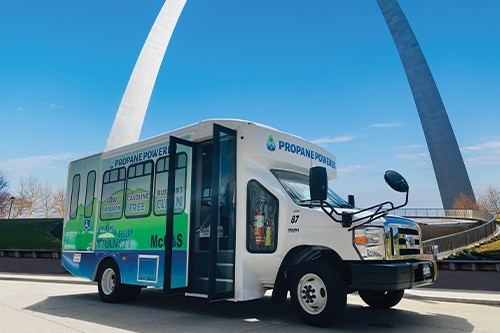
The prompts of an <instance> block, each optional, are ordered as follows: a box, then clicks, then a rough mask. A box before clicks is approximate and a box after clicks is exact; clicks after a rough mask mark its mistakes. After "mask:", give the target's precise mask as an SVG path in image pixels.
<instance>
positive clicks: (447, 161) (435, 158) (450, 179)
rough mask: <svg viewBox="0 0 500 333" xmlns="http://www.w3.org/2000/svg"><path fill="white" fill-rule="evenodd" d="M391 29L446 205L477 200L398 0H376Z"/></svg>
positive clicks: (419, 50) (446, 118) (429, 72)
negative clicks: (464, 198)
mask: <svg viewBox="0 0 500 333" xmlns="http://www.w3.org/2000/svg"><path fill="white" fill-rule="evenodd" d="M377 2H378V5H379V7H380V9H381V11H382V14H383V15H384V18H385V21H386V22H387V26H388V27H389V30H390V32H391V35H392V38H393V39H394V43H395V44H396V48H397V49H398V52H399V56H400V58H401V62H402V63H403V67H404V70H405V72H406V77H407V78H408V82H409V84H410V89H411V92H412V94H413V99H414V100H415V105H416V106H417V110H418V115H419V117H420V122H421V124H422V128H423V130H424V135H425V140H426V141H427V148H428V149H429V154H430V156H431V161H432V166H433V168H434V174H435V176H436V180H437V184H438V188H439V193H440V194H441V202H442V204H443V208H445V209H450V208H453V204H454V202H455V199H456V198H457V197H458V196H459V195H461V194H462V195H465V196H466V197H468V198H469V199H472V200H473V201H475V196H474V192H473V190H472V185H471V183H470V180H469V175H468V174H467V170H466V168H465V164H464V160H463V158H462V154H461V153H460V149H459V148H458V143H457V140H456V138H455V134H454V133H453V128H452V127H451V124H450V120H449V118H448V114H447V113H446V109H445V107H444V104H443V101H442V100H441V96H440V94H439V91H438V89H437V86H436V83H435V82H434V78H433V77H432V73H431V70H430V69H429V66H428V65H427V61H426V60H425V57H424V54H423V52H422V50H421V49H420V46H419V44H418V41H417V38H416V37H415V35H414V33H413V31H412V29H411V27H410V24H409V23H408V20H407V19H406V17H405V15H404V13H403V10H402V9H401V7H400V6H399V3H398V2H397V1H396V0H377Z"/></svg>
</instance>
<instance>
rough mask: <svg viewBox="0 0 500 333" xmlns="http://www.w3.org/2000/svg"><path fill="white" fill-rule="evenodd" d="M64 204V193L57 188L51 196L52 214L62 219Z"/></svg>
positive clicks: (60, 188)
mask: <svg viewBox="0 0 500 333" xmlns="http://www.w3.org/2000/svg"><path fill="white" fill-rule="evenodd" d="M65 203H66V191H65V189H64V188H63V187H59V188H58V189H57V190H56V191H55V192H54V193H53V195H52V212H53V213H54V216H56V217H64V205H65Z"/></svg>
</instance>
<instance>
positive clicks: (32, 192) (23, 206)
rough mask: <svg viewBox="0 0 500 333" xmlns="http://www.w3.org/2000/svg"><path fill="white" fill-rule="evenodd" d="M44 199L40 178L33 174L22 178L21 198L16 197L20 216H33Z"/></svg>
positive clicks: (20, 185) (20, 186)
mask: <svg viewBox="0 0 500 333" xmlns="http://www.w3.org/2000/svg"><path fill="white" fill-rule="evenodd" d="M42 199H43V191H42V186H41V185H40V182H39V181H38V179H37V178H35V177H32V176H29V177H28V178H22V179H21V181H20V183H19V198H17V199H16V204H17V206H18V207H17V213H18V214H19V216H26V217H30V218H31V217H33V214H34V213H35V212H37V211H38V210H39V209H40V203H41V202H42Z"/></svg>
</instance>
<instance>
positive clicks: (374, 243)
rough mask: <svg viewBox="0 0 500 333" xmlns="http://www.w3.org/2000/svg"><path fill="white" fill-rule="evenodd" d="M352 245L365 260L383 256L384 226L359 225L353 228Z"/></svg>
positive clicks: (377, 258) (380, 258)
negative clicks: (359, 226)
mask: <svg viewBox="0 0 500 333" xmlns="http://www.w3.org/2000/svg"><path fill="white" fill-rule="evenodd" d="M354 246H355V247H356V249H357V250H358V253H359V254H360V255H361V257H362V258H363V259H365V260H382V259H384V258H385V234H384V228H378V227H364V228H363V227H361V228H356V229H354Z"/></svg>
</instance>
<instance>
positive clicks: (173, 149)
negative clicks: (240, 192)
mask: <svg viewBox="0 0 500 333" xmlns="http://www.w3.org/2000/svg"><path fill="white" fill-rule="evenodd" d="M169 147H170V148H169V156H170V159H169V170H176V172H175V173H174V172H169V177H168V193H169V195H168V196H167V227H166V237H165V239H170V240H172V243H173V244H175V243H176V236H177V235H178V233H177V232H176V230H180V229H182V228H184V225H185V224H187V229H188V231H186V232H185V236H186V237H185V239H183V240H184V241H185V243H184V244H183V249H185V251H179V250H178V249H176V247H175V245H174V246H173V247H172V246H165V275H164V277H165V281H164V287H163V289H164V292H165V293H166V294H172V293H175V292H188V293H191V294H193V295H199V296H204V297H208V299H209V300H210V301H215V300H220V299H226V298H232V297H234V261H235V252H234V250H235V238H236V229H235V222H236V220H235V219H236V213H235V212H236V208H235V204H236V132H235V131H233V130H231V129H228V128H225V127H222V126H220V125H217V124H214V128H213V140H210V141H206V142H203V143H199V144H195V143H193V142H190V141H187V140H183V139H180V138H176V137H170V144H169ZM180 170H184V171H180ZM186 171H187V172H186ZM181 189H183V191H185V193H183V197H184V198H185V202H182V199H181V196H180V191H181ZM171 193H173V194H174V195H170V194H171ZM190 240H192V244H190V243H188V242H189V241H190ZM165 244H168V242H165ZM188 272H189V276H188Z"/></svg>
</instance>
